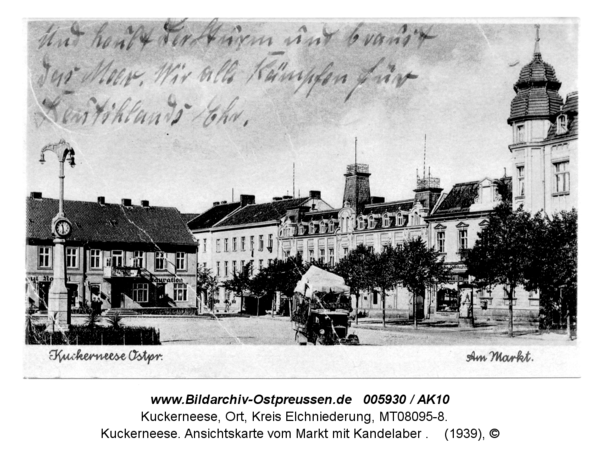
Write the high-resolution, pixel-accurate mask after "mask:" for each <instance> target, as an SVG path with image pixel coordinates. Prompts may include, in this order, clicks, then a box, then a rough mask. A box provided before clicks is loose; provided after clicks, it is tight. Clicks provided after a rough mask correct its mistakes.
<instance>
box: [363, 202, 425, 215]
mask: <svg viewBox="0 0 600 449" xmlns="http://www.w3.org/2000/svg"><path fill="white" fill-rule="evenodd" d="M414 203H415V200H414V199H410V200H404V201H393V202H389V203H377V204H367V205H365V208H364V210H363V215H370V214H383V213H385V212H397V211H399V210H411V209H412V207H413V205H414Z"/></svg>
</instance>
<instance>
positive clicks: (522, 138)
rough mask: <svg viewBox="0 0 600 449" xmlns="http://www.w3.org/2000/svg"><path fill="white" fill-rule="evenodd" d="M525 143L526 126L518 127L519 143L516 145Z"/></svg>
mask: <svg viewBox="0 0 600 449" xmlns="http://www.w3.org/2000/svg"><path fill="white" fill-rule="evenodd" d="M521 142H525V125H517V141H516V142H515V143H521Z"/></svg>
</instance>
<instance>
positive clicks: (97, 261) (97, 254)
mask: <svg viewBox="0 0 600 449" xmlns="http://www.w3.org/2000/svg"><path fill="white" fill-rule="evenodd" d="M101 261H102V252H101V251H100V250H99V249H91V250H90V269H92V270H99V269H100V268H102V265H101V264H102V262H101Z"/></svg>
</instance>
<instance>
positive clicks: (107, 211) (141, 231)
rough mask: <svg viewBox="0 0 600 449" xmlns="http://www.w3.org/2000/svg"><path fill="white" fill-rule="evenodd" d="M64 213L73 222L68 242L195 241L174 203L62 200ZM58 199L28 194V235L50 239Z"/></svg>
mask: <svg viewBox="0 0 600 449" xmlns="http://www.w3.org/2000/svg"><path fill="white" fill-rule="evenodd" d="M64 208H65V215H66V216H67V218H68V219H69V220H70V221H71V223H73V233H72V234H71V236H70V237H69V241H70V242H80V243H92V242H93V243H112V242H114V243H146V244H154V245H162V244H171V245H186V246H187V245H189V246H196V245H197V244H196V241H195V239H194V237H193V235H192V234H191V232H190V231H189V229H188V227H187V226H186V224H185V223H184V221H183V219H182V218H181V214H180V213H179V210H177V209H176V208H174V207H156V206H152V207H142V206H127V207H125V206H121V205H120V204H108V203H107V204H105V205H103V206H102V205H100V204H99V203H97V202H86V201H70V200H65V205H64ZM57 213H58V200H55V199H52V198H39V199H34V198H31V197H28V198H27V238H28V239H36V240H52V239H53V238H54V237H53V235H52V232H51V229H50V224H51V223H52V219H53V218H54V217H55V216H56V214H57Z"/></svg>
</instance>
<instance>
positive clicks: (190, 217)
mask: <svg viewBox="0 0 600 449" xmlns="http://www.w3.org/2000/svg"><path fill="white" fill-rule="evenodd" d="M198 215H200V214H199V213H192V214H184V213H182V214H181V219H182V220H183V221H184V223H188V222H190V221H192V220H193V219H194V218H196V217H197V216H198Z"/></svg>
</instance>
